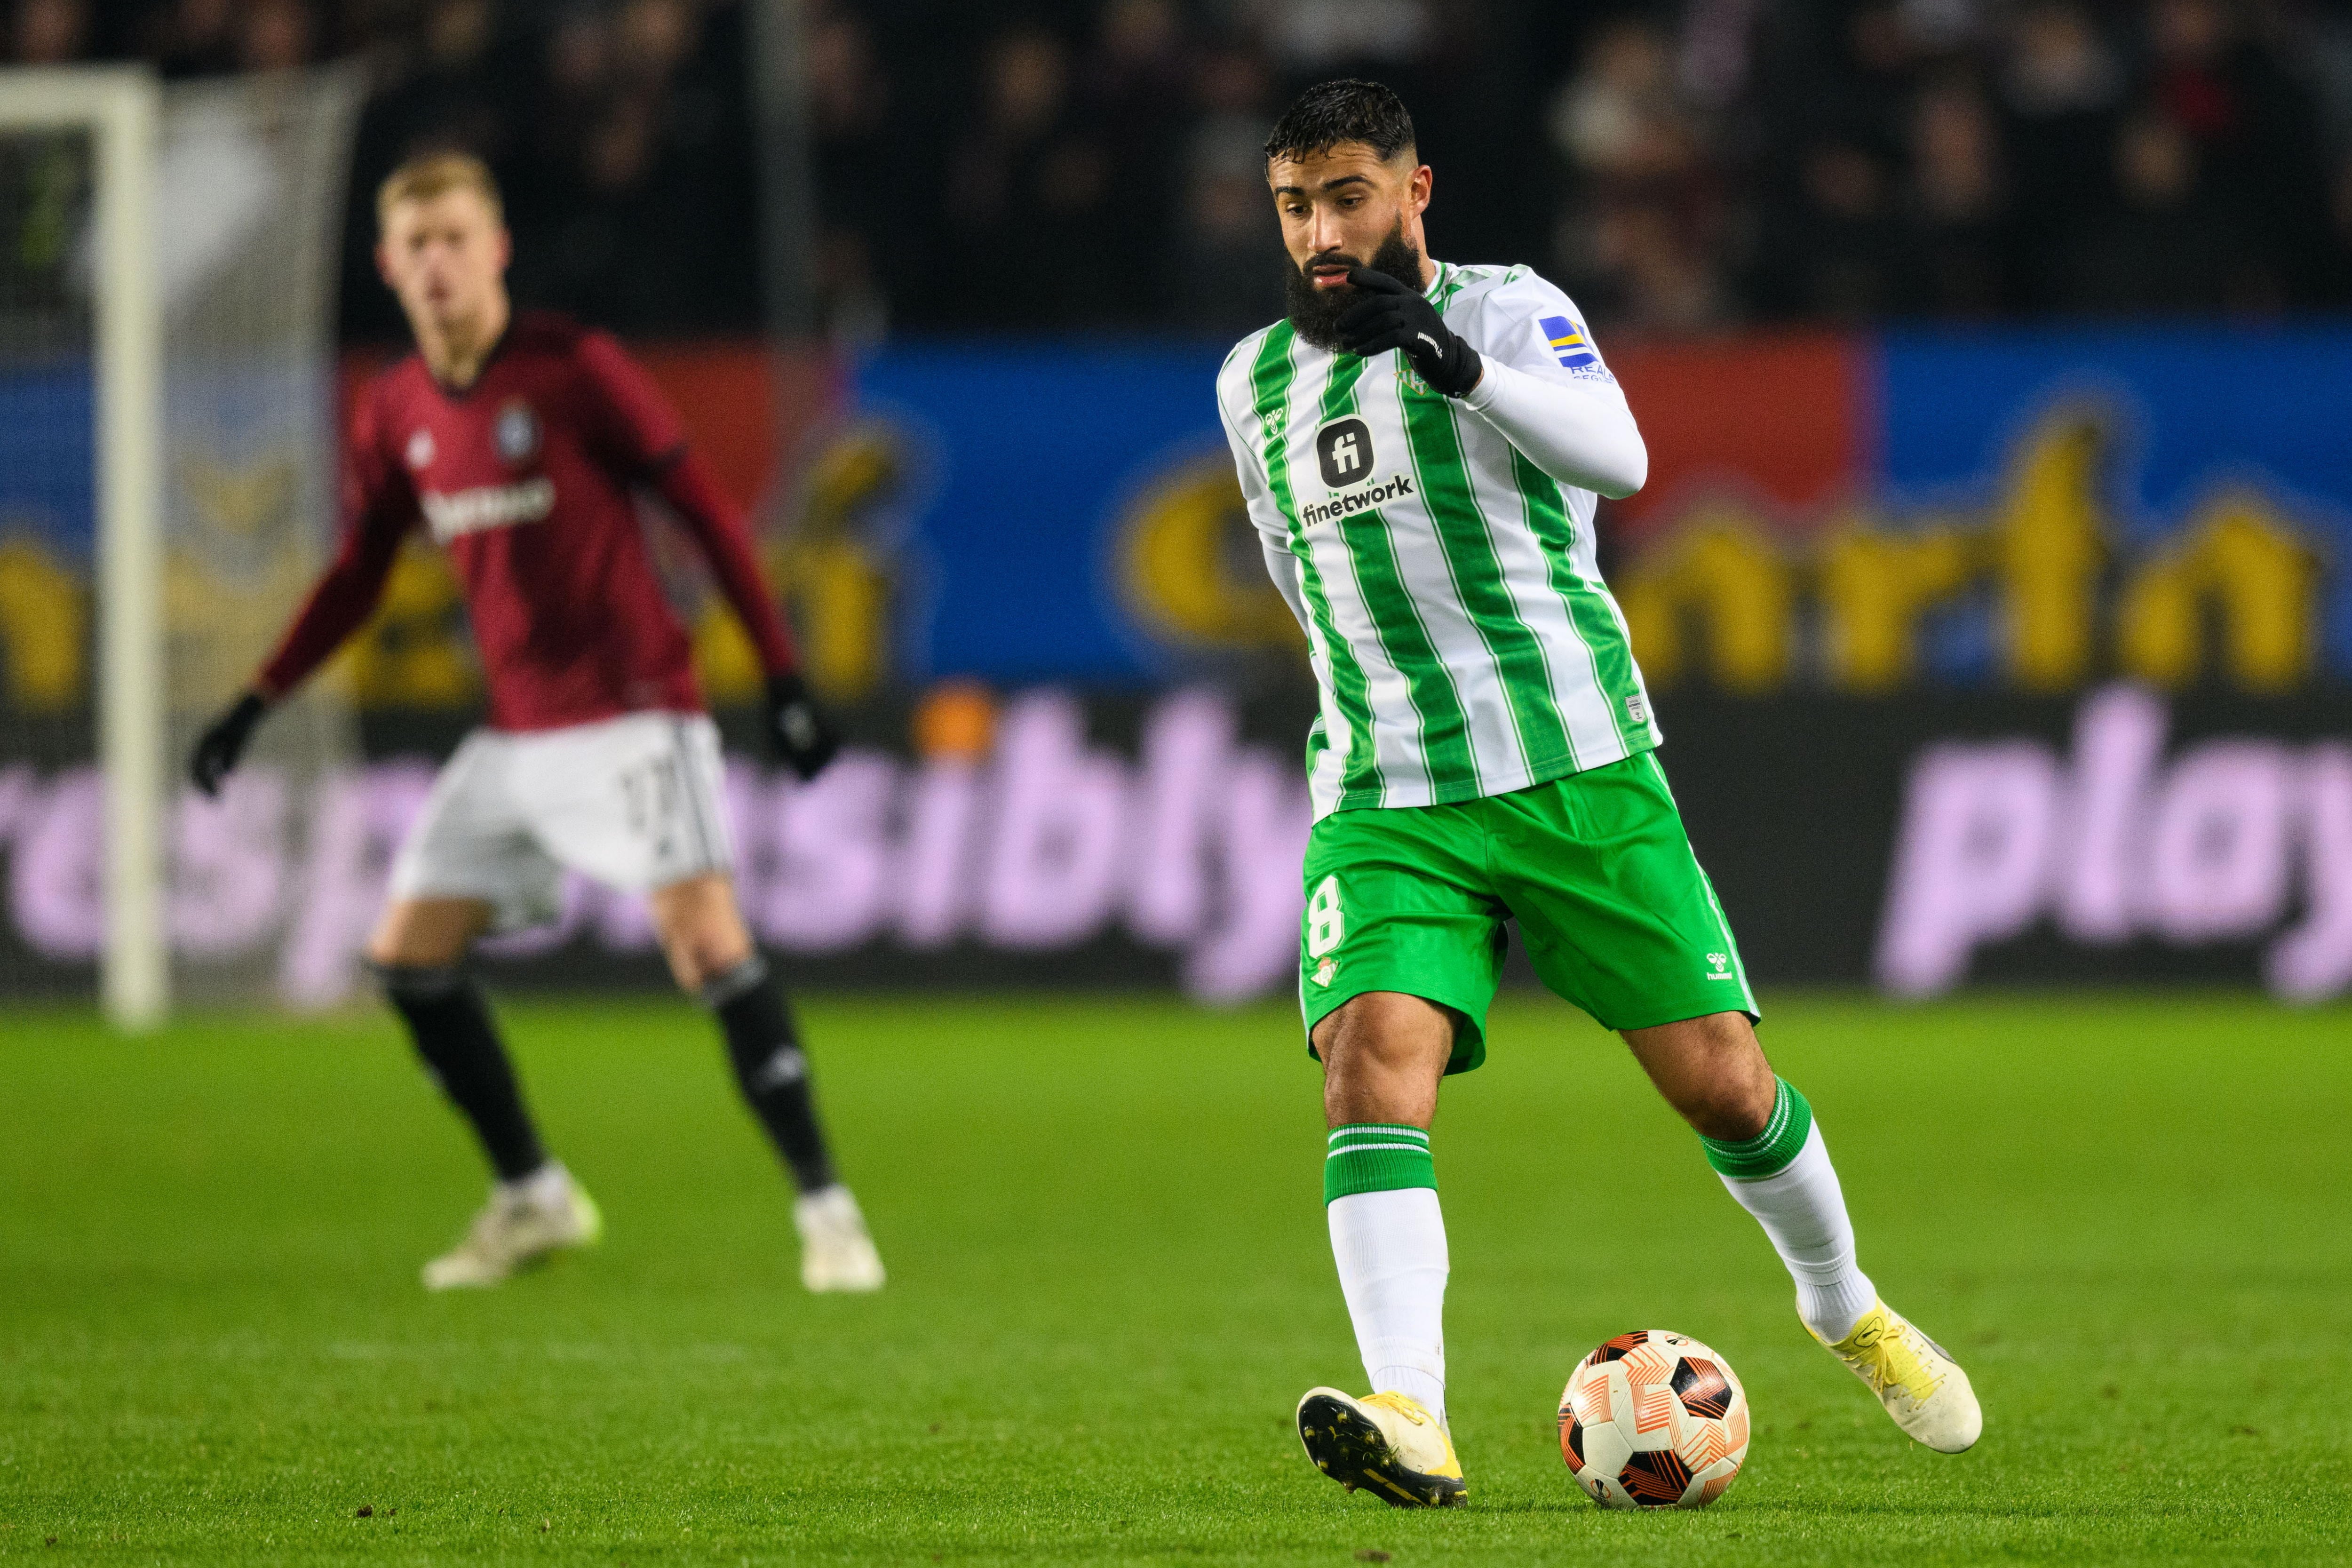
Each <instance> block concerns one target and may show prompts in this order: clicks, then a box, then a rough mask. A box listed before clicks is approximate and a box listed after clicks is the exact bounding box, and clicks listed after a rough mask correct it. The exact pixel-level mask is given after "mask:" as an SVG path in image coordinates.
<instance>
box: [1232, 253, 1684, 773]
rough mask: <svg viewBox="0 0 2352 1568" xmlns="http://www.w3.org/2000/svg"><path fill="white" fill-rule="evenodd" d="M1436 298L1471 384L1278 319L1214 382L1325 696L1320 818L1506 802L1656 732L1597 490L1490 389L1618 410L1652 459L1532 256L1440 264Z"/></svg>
mask: <svg viewBox="0 0 2352 1568" xmlns="http://www.w3.org/2000/svg"><path fill="white" fill-rule="evenodd" d="M1429 298H1430V300H1432V302H1433V303H1434V304H1435V305H1436V306H1437V307H1438V309H1439V310H1440V312H1441V313H1442V314H1443V315H1444V320H1445V324H1446V325H1447V326H1448V327H1449V328H1451V329H1452V330H1453V331H1455V332H1458V333H1460V334H1461V335H1462V337H1463V338H1465V340H1467V341H1468V342H1469V344H1470V346H1471V347H1472V348H1474V349H1475V350H1477V351H1478V353H1479V354H1480V355H1481V357H1482V358H1484V359H1485V360H1486V364H1487V367H1488V369H1487V374H1486V379H1485V380H1484V381H1482V383H1481V384H1480V385H1479V386H1478V387H1477V388H1475V389H1474V390H1473V392H1472V393H1471V395H1469V397H1467V398H1465V399H1454V398H1448V397H1445V396H1443V395H1439V394H1437V393H1435V392H1433V391H1432V390H1430V389H1429V388H1428V387H1427V386H1426V385H1424V384H1423V383H1422V381H1421V379H1420V378H1419V377H1418V376H1417V375H1415V374H1413V371H1412V364H1411V363H1410V362H1409V361H1408V360H1406V358H1405V357H1404V355H1403V354H1402V353H1400V352H1395V351H1391V352H1390V353H1383V354H1380V355H1376V356H1374V357H1372V358H1370V359H1360V358H1358V357H1356V356H1355V355H1352V354H1334V353H1330V352H1328V351H1327V350H1324V349H1319V348H1317V347H1315V346H1314V345H1312V344H1310V343H1308V342H1306V341H1305V340H1303V339H1301V338H1300V337H1299V336H1298V335H1297V332H1296V331H1294V330H1293V328H1292V326H1291V324H1290V323H1289V322H1288V321H1278V322H1276V323H1275V324H1274V325H1273V326H1271V327H1267V328H1265V329H1264V330H1263V331H1258V332H1255V333H1253V334H1252V335H1251V336H1249V337H1247V338H1245V339H1244V340H1243V341H1242V342H1241V343H1240V344H1239V345H1238V346H1236V347H1235V348H1234V352H1233V353H1232V354H1231V355H1230V356H1229V357H1228V358H1227V359H1226V361H1225V363H1224V367H1223V370H1221V371H1220V372H1219V373H1218V375H1217V402H1218V406H1219V409H1220V411H1221V412H1222V413H1223V417H1224V424H1225V433H1226V437H1227V438H1228V439H1229V440H1230V441H1231V443H1232V445H1233V448H1234V464H1235V466H1236V468H1238V470H1239V473H1240V477H1241V482H1242V491H1243V494H1244V497H1245V498H1246V499H1247V500H1248V502H1249V507H1250V515H1251V518H1252V521H1255V523H1256V524H1257V527H1258V529H1259V531H1260V532H1261V533H1262V534H1264V535H1265V538H1266V540H1267V541H1268V550H1267V560H1268V564H1269V566H1270V567H1272V568H1276V569H1277V570H1278V569H1279V568H1280V567H1281V566H1285V565H1286V566H1288V567H1289V568H1290V570H1291V571H1292V573H1293V574H1294V581H1293V582H1292V583H1289V584H1283V583H1281V581H1280V578H1279V577H1278V576H1277V578H1276V582H1277V585H1279V586H1282V587H1283V588H1284V590H1285V597H1286V598H1288V599H1289V600H1290V602H1291V604H1292V605H1293V607H1294V609H1297V610H1298V611H1299V612H1300V619H1301V621H1302V623H1303V624H1304V626H1305V627H1306V631H1307V642H1308V644H1309V647H1310V649H1311V657H1312V658H1313V660H1314V665H1315V676H1316V680H1317V683H1318V685H1319V686H1320V688H1321V698H1322V701H1321V706H1322V713H1321V716H1320V717H1319V718H1318V720H1317V721H1316V722H1315V725H1314V727H1313V729H1312V731H1310V733H1309V734H1308V737H1307V777H1308V783H1309V786H1310V788H1311V791H1312V793H1313V795H1314V802H1315V815H1316V816H1317V817H1318V819H1319V818H1321V817H1323V816H1327V815H1328V814H1329V813H1331V812H1333V811H1339V810H1347V809H1350V808H1354V807H1359V806H1412V805H1439V804H1443V803H1444V802H1448V801H1457V800H1471V799H1475V798H1478V797H1480V796H1483V795H1502V794H1506V793H1507V792H1509V791H1511V790H1516V789H1524V788H1526V787H1527V786H1528V785H1529V784H1540V783H1542V782H1543V781H1545V780H1547V779H1552V778H1558V777H1560V776H1562V775H1564V774H1567V773H1577V772H1580V771H1581V770H1583V769H1586V768H1591V767H1598V766H1601V765H1602V764H1603V763H1613V762H1616V761H1618V760H1620V759H1622V758H1624V757H1627V756H1631V755H1633V754H1634V753H1636V752H1643V751H1647V750H1648V749H1650V748H1651V747H1653V746H1655V745H1656V744H1657V743H1658V742H1659V740H1660V738H1661V737H1660V735H1659V732H1658V728H1657V725H1656V722H1655V721H1654V719H1653V718H1652V716H1651V712H1650V705H1649V698H1648V694H1647V693H1646V692H1645V691H1644V690H1643V686H1642V676H1641V672H1640V670H1638V669H1637V668H1634V664H1633V651H1632V648H1631V647H1630V646H1629V643H1628V639H1627V636H1626V630H1625V620H1624V616H1622V614H1620V613H1619V611H1618V608H1617V603H1616V600H1615V599H1614V598H1613V597H1612V595H1610V592H1609V590H1608V588H1607V586H1606V585H1605V584H1602V582H1601V573H1600V569H1599V567H1598V565H1597V563H1596V561H1595V558H1594V549H1593V545H1594V541H1593V530H1592V513H1593V507H1594V504H1595V502H1596V500H1597V497H1596V496H1595V494H1594V492H1593V491H1592V490H1591V489H1580V488H1578V487H1576V486H1574V485H1572V484H1569V483H1566V482H1564V481H1563V480H1562V479H1559V478H1556V477H1555V475H1556V474H1559V473H1560V472H1561V471H1562V470H1563V464H1562V463H1561V462H1560V461H1559V459H1558V458H1553V459H1552V460H1551V461H1550V464H1549V467H1550V469H1551V471H1549V472H1547V471H1546V468H1545V467H1543V466H1539V465H1538V461H1537V458H1536V457H1534V456H1531V455H1530V453H1529V451H1528V447H1536V448H1537V449H1538V452H1539V453H1542V452H1545V451H1546V450H1548V449H1547V448H1546V447H1543V446H1542V445H1541V444H1540V443H1538V441H1536V440H1534V439H1532V438H1526V439H1523V440H1521V441H1519V442H1514V441H1513V440H1512V439H1511V438H1510V437H1507V436H1506V435H1505V434H1504V433H1503V430H1502V428H1500V427H1499V426H1498V424H1497V423H1496V419H1495V418H1490V417H1489V416H1487V415H1486V414H1482V413H1481V412H1479V410H1478V405H1479V404H1480V403H1481V401H1482V400H1483V399H1485V398H1487V397H1492V396H1495V395H1496V394H1495V392H1494V391H1493V389H1492V388H1491V387H1490V384H1495V383H1507V384H1509V385H1510V386H1512V387H1514V388H1517V389H1519V390H1518V392H1517V393H1515V394H1514V395H1515V396H1516V397H1517V401H1518V403H1519V404H1520V405H1522V410H1523V416H1522V422H1521V426H1514V427H1515V428H1519V427H1523V426H1524V425H1525V419H1524V406H1525V405H1527V404H1528V397H1527V396H1526V395H1525V394H1526V393H1528V392H1530V391H1532V392H1534V393H1536V394H1538V395H1540V396H1541V397H1552V398H1554V399H1555V401H1554V402H1552V403H1546V404H1543V405H1542V409H1541V416H1542V417H1543V418H1546V419H1549V420H1551V421H1553V422H1554V423H1555V424H1556V423H1558V422H1559V420H1561V419H1566V420H1569V421H1574V420H1577V419H1580V418H1585V417H1588V415H1587V414H1586V413H1583V412H1580V411H1581V410H1590V411H1591V413H1590V417H1591V418H1592V419H1593V420H1594V422H1595V423H1608V422H1611V421H1613V422H1615V424H1616V425H1617V426H1620V427H1622V432H1623V435H1624V437H1626V438H1627V439H1628V440H1630V442H1631V444H1632V447H1633V452H1634V454H1635V460H1636V462H1637V463H1639V462H1645V461H1646V459H1643V458H1640V443H1639V436H1638V433H1637V432H1634V431H1633V425H1632V416H1631V415H1630V414H1629V413H1628V412H1626V410H1625V407H1624V400H1623V395H1622V393H1621V392H1620V391H1619V390H1618V388H1617V385H1616V378H1615V377H1614V376H1612V375H1611V374H1609V372H1608V369H1607V367H1606V366H1605V365H1603V364H1602V363H1601V359H1600V357H1599V354H1598V352H1597V351H1596V350H1594V349H1593V348H1592V347H1591V343H1590V340H1589V337H1588V335H1587V334H1586V333H1585V331H1584V330H1583V325H1582V317H1581V316H1580V314H1579V313H1578V311H1577V310H1576V308H1575V307H1574V306H1573V305H1572V304H1571V303H1570V301H1569V299H1568V297H1567V296H1566V295H1565V294H1563V293H1561V292H1560V291H1559V289H1556V288H1554V287H1552V285H1551V284H1549V283H1548V282H1546V281H1545V280H1544V279H1541V278H1539V277H1538V276H1537V275H1536V274H1535V273H1534V272H1532V271H1531V270H1529V269H1528V268H1524V267H1513V268H1500V267H1456V266H1441V267H1440V268H1439V269H1438V274H1437V278H1436V279H1435V281H1434V282H1433V283H1432V285H1431V286H1430V289H1429ZM1498 364H1499V365H1504V366H1508V367H1512V369H1513V370H1515V371H1517V372H1518V373H1521V374H1520V375H1519V376H1512V375H1509V374H1505V375H1501V376H1498V375H1496V374H1495V371H1494V367H1495V366H1496V365H1498ZM1524 377H1533V378H1535V380H1534V381H1528V380H1526V379H1523V378H1524ZM1538 382H1540V383H1543V385H1540V386H1538V385H1537V383H1538ZM1630 483H1631V484H1636V485H1637V484H1639V483H1640V479H1638V478H1635V479H1633V480H1631V481H1630Z"/></svg>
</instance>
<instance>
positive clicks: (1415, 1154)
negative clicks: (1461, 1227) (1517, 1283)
mask: <svg viewBox="0 0 2352 1568" xmlns="http://www.w3.org/2000/svg"><path fill="white" fill-rule="evenodd" d="M1323 1199H1324V1213H1325V1217H1326V1218H1327V1219H1328V1221H1329V1223H1330V1226H1331V1257H1332V1259H1333V1261H1334V1262H1336V1263H1337V1264H1338V1265H1339V1289H1340V1292H1341V1293H1342V1294H1343V1295H1345V1296H1346V1297H1347V1299H1348V1318H1349V1321H1350V1322H1352V1323H1353V1324H1354V1325H1355V1329H1356V1349H1357V1351H1358V1352H1359V1353H1360V1354H1361V1355H1362V1356H1363V1358H1364V1372H1365V1373H1366V1374H1367V1375H1368V1376H1370V1379H1371V1392H1373V1393H1374V1394H1382V1393H1396V1394H1407V1395H1410V1396H1411V1397H1412V1398H1414V1399H1417V1400H1419V1401H1420V1402H1421V1403H1422V1405H1423V1406H1424V1407H1425V1408H1426V1409H1427V1410H1428V1411H1429V1413H1430V1414H1431V1415H1434V1416H1435V1417H1437V1420H1438V1422H1439V1424H1440V1425H1443V1424H1444V1420H1445V1275H1446V1268H1447V1265H1446V1257H1445V1217H1444V1214H1443V1213H1442V1212H1441V1211H1440V1210H1439V1208H1438V1205H1437V1167H1436V1165H1435V1163H1433V1162H1432V1160H1431V1159H1430V1154H1429V1134H1428V1133H1427V1132H1424V1131H1422V1130H1421V1129H1420V1128H1418V1127H1405V1126H1399V1125H1395V1124H1392V1123H1387V1122H1360V1123H1356V1124H1354V1125H1351V1126H1347V1127H1342V1128H1339V1129H1338V1130H1337V1131H1334V1132H1333V1133H1332V1134H1331V1138H1330V1147H1329V1150H1328V1152H1327V1154H1326V1155H1325V1157H1324V1161H1323Z"/></svg>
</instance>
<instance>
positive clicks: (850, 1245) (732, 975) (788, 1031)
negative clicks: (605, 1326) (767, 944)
mask: <svg viewBox="0 0 2352 1568" xmlns="http://www.w3.org/2000/svg"><path fill="white" fill-rule="evenodd" d="M702 1000H703V1003H704V1005H706V1006H708V1007H709V1009H710V1010H711V1012H712V1014H713V1015H714V1016H717V1018H718V1020H719V1028H720V1030H721V1032H722V1033H723V1034H724V1035H725V1036H726V1039H727V1059H728V1060H729V1062H730V1063H731V1064H732V1065H733V1067H734V1069H735V1081H736V1084H737V1086H738V1087H739V1088H740V1089H742V1091H743V1098H744V1100H746V1101H747V1102H748V1103H749V1104H750V1105H751V1110H752V1113H753V1114H754V1115H756V1116H758V1117H759V1119H760V1124H761V1126H762V1127H764V1128H765V1129H766V1130H767V1133H768V1137H769V1140H770V1141H771V1142H773V1143H774V1144H775V1146H776V1152H778V1153H779V1154H781V1155H782V1157H783V1161H784V1163H785V1165H786V1166H788V1167H789V1168H790V1169H791V1171H792V1173H793V1185H795V1186H796V1187H798V1188H799V1189H800V1194H801V1196H800V1201H799V1202H798V1203H797V1204H796V1205H794V1206H793V1223H794V1225H795V1226H796V1228H797V1229H798V1230H799V1232H800V1237H801V1282H802V1283H803V1284H804V1285H806V1286H807V1287H808V1288H809V1289H812V1290H876V1289H880V1288H881V1286H882V1282H883V1270H882V1258H881V1255H880V1254H879V1253H878V1252H877V1251H876V1249H875V1247H874V1240H873V1237H871V1236H870V1235H869V1234H868V1233H867V1231H866V1217H865V1215H863V1214H862V1213H860V1212H859V1210H858V1207H857V1200H856V1198H854V1197H852V1196H851V1195H850V1192H849V1189H848V1188H846V1187H845V1186H843V1185H842V1184H841V1178H840V1176H839V1175H838V1174H836V1173H835V1171H834V1167H833V1155H832V1152H831V1151H829V1150H828V1149H827V1148H826V1146H825V1139H824V1127H823V1126H822V1124H820V1123H819V1121H817V1114H816V1100H815V1096H814V1092H813V1088H812V1085H811V1084H810V1081H809V1064H808V1057H807V1055H806V1053H805V1052H803V1050H802V1049H801V1042H800V1035H799V1031H798V1030H796V1029H795V1028H794V1027H793V1017H792V1012H791V1009H790V1008H789V1007H787V1006H786V1005H785V1002H784V994H783V989H782V987H781V986H779V985H778V984H776V980H775V977H774V975H772V973H769V970H768V963H767V960H765V959H763V958H761V956H760V955H759V954H758V953H757V952H752V953H751V954H749V955H748V956H746V957H745V958H743V959H742V960H741V961H740V963H737V964H736V965H735V966H734V967H733V968H732V969H730V970H728V971H727V972H726V973H722V974H719V976H717V977H716V978H714V979H712V980H711V981H710V982H709V984H705V985H704V986H703V987H702Z"/></svg>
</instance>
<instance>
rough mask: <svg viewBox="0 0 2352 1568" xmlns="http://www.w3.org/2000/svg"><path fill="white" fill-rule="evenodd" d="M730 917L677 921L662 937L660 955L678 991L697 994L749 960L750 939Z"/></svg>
mask: <svg viewBox="0 0 2352 1568" xmlns="http://www.w3.org/2000/svg"><path fill="white" fill-rule="evenodd" d="M731 913H732V911H728V914H729V917H730V918H713V917H703V918H697V919H688V920H681V921H677V922H676V923H675V924H673V925H672V926H671V927H670V929H668V930H667V931H664V932H663V933H662V951H663V952H664V953H665V955H666V956H667V958H668V959H669V968H670V973H671V974H672V975H673V976H674V977H675V978H676V979H677V984H678V985H679V987H680V988H681V989H683V990H686V991H688V992H698V991H700V990H701V989H702V988H703V987H704V986H706V985H708V984H710V983H711V982H712V981H713V980H716V979H718V978H719V976H720V975H723V974H726V973H730V971H732V970H734V969H735V968H736V967H737V966H738V965H740V964H741V963H743V961H744V960H745V959H747V958H750V957H751V935H750V933H749V932H747V931H744V929H743V924H742V922H741V921H739V920H735V919H732V918H731Z"/></svg>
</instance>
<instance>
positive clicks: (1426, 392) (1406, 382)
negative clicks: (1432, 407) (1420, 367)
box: [1396, 353, 1437, 397]
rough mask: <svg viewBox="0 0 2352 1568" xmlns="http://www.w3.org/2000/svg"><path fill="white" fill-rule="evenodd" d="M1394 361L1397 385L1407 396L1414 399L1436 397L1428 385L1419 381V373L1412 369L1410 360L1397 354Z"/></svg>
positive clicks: (1403, 355)
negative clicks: (1395, 361)
mask: <svg viewBox="0 0 2352 1568" xmlns="http://www.w3.org/2000/svg"><path fill="white" fill-rule="evenodd" d="M1396 359H1397V363H1396V378H1397V385H1398V386H1400V387H1402V388H1403V390H1404V391H1405V392H1406V394H1407V395H1411V396H1414V397H1434V396H1436V395H1437V394H1435V393H1434V392H1432V391H1431V390H1430V389H1429V383H1427V382H1425V381H1423V380H1422V379H1421V372H1419V371H1417V370H1415V369H1413V368H1412V359H1410V358H1409V357H1408V356H1406V355H1405V354H1403V353H1399V354H1398V355H1397V356H1396Z"/></svg>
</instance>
